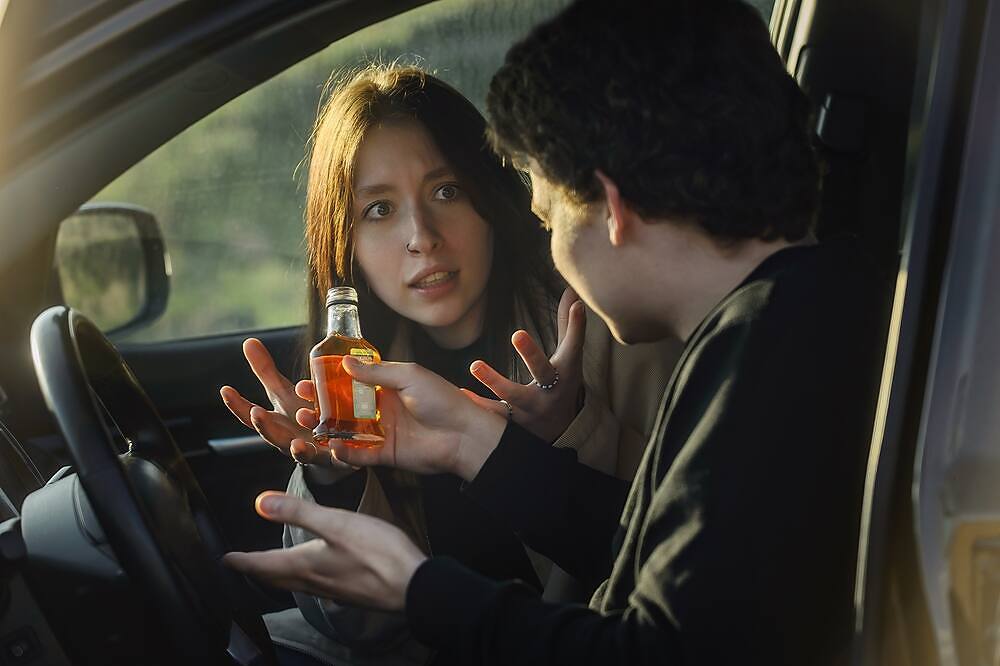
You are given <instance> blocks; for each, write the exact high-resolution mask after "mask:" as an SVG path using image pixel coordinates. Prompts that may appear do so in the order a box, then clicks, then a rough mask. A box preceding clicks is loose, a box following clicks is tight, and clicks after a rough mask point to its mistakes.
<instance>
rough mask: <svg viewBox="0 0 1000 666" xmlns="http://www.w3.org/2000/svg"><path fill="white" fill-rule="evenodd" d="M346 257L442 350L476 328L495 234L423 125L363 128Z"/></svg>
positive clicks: (474, 334)
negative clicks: (349, 251)
mask: <svg viewBox="0 0 1000 666" xmlns="http://www.w3.org/2000/svg"><path fill="white" fill-rule="evenodd" d="M353 186H354V261H355V267H356V268H358V269H360V270H361V271H362V274H363V275H364V277H365V280H367V282H368V285H369V286H370V287H371V289H372V290H373V291H374V292H375V294H376V295H377V296H378V297H379V298H380V299H382V301H383V302H384V303H385V304H386V305H388V306H389V307H390V308H392V309H393V310H394V311H395V312H396V313H398V314H400V315H402V316H403V317H406V318H407V319H410V320H412V321H414V322H416V323H418V324H420V325H421V326H423V327H424V329H425V330H426V331H427V333H428V334H429V335H430V336H431V338H432V339H433V340H434V341H435V342H436V343H437V344H439V345H441V346H443V347H446V348H457V347H463V346H466V345H468V344H471V343H472V342H474V341H475V340H476V339H477V338H478V337H479V335H480V333H481V332H482V326H483V321H484V318H485V308H486V283H487V280H488V279H489V275H490V269H491V267H492V266H491V264H492V260H493V232H492V230H491V229H490V226H489V224H487V222H486V221H485V220H484V219H483V218H481V217H480V216H479V214H478V213H476V211H475V209H474V208H473V207H472V202H471V201H470V200H469V196H468V193H466V192H465V191H464V190H462V188H461V187H460V186H459V184H458V179H457V177H456V174H455V173H454V171H452V169H451V167H450V166H449V165H448V163H447V162H446V160H445V158H444V156H443V155H442V154H441V152H440V151H439V150H438V148H437V146H436V145H435V143H434V141H433V139H432V138H431V136H430V134H429V133H428V132H427V130H426V129H424V127H423V126H422V125H420V124H419V123H417V122H415V121H397V122H392V123H387V124H383V125H381V126H379V127H377V128H375V129H373V130H371V131H370V132H369V133H368V135H367V137H366V138H365V141H364V143H363V144H362V146H361V149H360V151H359V153H358V159H357V164H356V166H355V173H354V184H353Z"/></svg>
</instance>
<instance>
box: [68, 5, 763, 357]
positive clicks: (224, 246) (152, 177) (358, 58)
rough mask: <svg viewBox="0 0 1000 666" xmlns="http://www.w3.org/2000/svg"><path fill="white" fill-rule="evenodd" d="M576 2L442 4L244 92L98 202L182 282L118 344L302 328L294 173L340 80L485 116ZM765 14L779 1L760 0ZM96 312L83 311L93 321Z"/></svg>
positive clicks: (299, 185) (299, 194) (299, 191)
mask: <svg viewBox="0 0 1000 666" xmlns="http://www.w3.org/2000/svg"><path fill="white" fill-rule="evenodd" d="M566 4H568V0H505V1H503V2H499V1H498V2H481V1H479V0H440V1H438V2H433V3H430V4H428V5H425V6H423V7H419V8H417V9H415V10H412V11H409V12H406V13H404V14H401V15H399V16H396V17H393V18H390V19H388V20H386V21H383V22H381V23H378V24H376V25H373V26H370V27H368V28H366V29H364V30H361V31H359V32H356V33H354V34H352V35H350V36H348V37H346V38H344V39H341V40H339V41H338V42H336V43H334V44H332V45H331V46H329V47H328V48H326V49H325V50H323V51H321V52H320V53H318V54H316V55H314V56H312V57H310V58H308V59H306V60H304V61H302V62H301V63H299V64H297V65H295V66H294V67H291V68H289V69H288V70H286V71H285V72H283V73H281V74H279V75H278V76H276V77H274V78H272V79H271V80H269V81H267V82H265V83H263V84H261V85H260V86H257V87H256V88H254V89H252V90H250V91H248V92H247V93H245V94H244V95H242V96H240V97H238V98H237V99H235V100H233V101H232V102H230V103H228V104H226V105H225V106H223V107H222V108H220V109H218V110H217V111H215V112H214V113H212V114H210V115H208V116H207V117H205V118H204V119H202V120H201V121H199V122H198V123H196V124H195V125H193V126H192V127H190V128H189V129H187V130H186V131H184V132H183V133H182V134H180V135H178V136H177V137H175V138H174V139H172V140H171V141H169V142H168V143H166V144H165V145H163V146H162V147H160V148H159V149H158V150H157V151H155V152H154V153H152V154H151V155H149V156H148V157H147V158H146V159H144V160H143V161H142V162H140V163H139V164H137V165H135V166H134V167H132V168H131V169H130V170H129V171H127V172H126V173H124V174H123V175H122V176H121V177H120V178H118V179H117V180H116V181H114V182H113V183H111V184H110V185H108V186H107V187H106V188H105V189H104V190H103V191H101V192H100V193H99V194H98V195H97V196H95V197H94V199H93V200H92V202H96V203H100V202H121V203H126V204H130V205H135V206H141V207H142V208H144V209H147V210H148V211H150V212H151V213H152V214H153V215H154V216H155V217H156V219H157V221H158V222H159V225H160V228H161V229H162V231H163V235H164V238H165V242H166V250H167V252H168V253H169V260H170V265H171V267H172V276H171V281H170V293H169V299H168V301H167V305H166V310H165V312H164V313H163V315H162V316H161V317H159V319H158V320H157V321H155V322H154V323H152V324H151V325H149V326H146V327H144V328H141V329H139V330H135V331H132V332H130V333H128V334H127V335H125V336H123V337H119V338H116V340H117V341H126V342H152V341H161V340H171V339H178V338H190V337H198V336H205V335H212V334H221V333H232V332H238V331H251V330H257V329H263V328H274V327H281V326H290V325H298V324H302V323H304V322H305V320H306V304H305V262H304V247H303V242H302V212H303V205H304V199H305V173H304V171H305V169H297V167H298V166H299V165H300V163H301V162H302V160H303V157H304V155H305V144H306V141H307V138H308V136H309V133H310V130H311V127H312V123H313V120H314V117H315V113H316V109H317V105H318V103H319V98H320V93H321V90H322V88H323V84H324V83H325V82H326V80H327V79H328V77H329V76H330V74H331V73H332V72H334V71H337V70H343V69H344V68H349V67H353V66H357V65H359V64H363V63H365V62H368V61H371V60H381V61H386V62H391V61H393V60H396V59H400V60H401V61H403V62H408V63H417V64H420V65H422V66H424V67H426V68H427V69H429V70H430V71H432V72H434V73H436V74H437V75H438V76H440V77H441V78H442V79H444V80H446V81H448V82H449V83H451V84H452V85H454V86H455V87H456V88H458V89H459V90H460V91H462V92H463V93H464V94H465V95H466V96H468V97H469V99H471V100H472V101H473V102H474V103H475V104H476V105H477V106H479V107H480V108H482V107H483V105H484V100H485V95H486V89H487V86H488V84H489V80H490V77H491V76H492V74H493V72H494V71H495V70H496V69H497V67H499V65H500V64H501V62H502V60H503V56H504V53H505V52H506V50H507V49H508V48H509V46H510V45H511V44H512V43H513V42H514V41H516V40H517V39H518V38H520V37H521V36H523V35H524V34H526V33H527V32H528V30H530V29H531V27H532V26H533V25H535V24H537V23H538V22H540V21H542V20H544V19H545V18H547V17H548V16H550V15H551V14H553V13H554V12H556V11H557V10H558V9H560V8H561V7H563V6H565V5H566ZM752 4H754V5H755V6H756V7H757V8H758V9H759V10H760V11H761V12H762V13H764V14H765V15H766V16H769V15H770V11H771V6H772V5H773V0H753V2H752ZM85 314H86V313H85Z"/></svg>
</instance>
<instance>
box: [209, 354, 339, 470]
mask: <svg viewBox="0 0 1000 666" xmlns="http://www.w3.org/2000/svg"><path fill="white" fill-rule="evenodd" d="M243 355H244V356H246V359H247V363H249V364H250V369H251V370H253V373H254V374H255V375H256V376H257V379H258V380H260V383H261V385H262V386H263V387H264V390H265V391H266V392H267V398H268V400H270V401H271V407H272V409H270V410H268V409H265V408H263V407H261V406H260V405H257V404H254V403H253V402H251V401H249V400H247V399H246V398H244V397H243V396H242V395H241V394H240V392H239V391H237V390H236V389H234V388H233V387H232V386H223V387H222V388H221V389H219V393H220V395H221V396H222V402H224V403H225V405H226V407H228V408H229V411H230V412H232V413H233V416H235V417H236V418H237V419H239V420H240V422H241V423H243V425H245V426H246V427H248V428H250V429H252V430H256V431H257V434H258V435H260V437H261V439H263V440H264V441H265V442H267V443H268V444H270V445H271V446H273V447H274V448H276V449H278V450H279V451H281V452H282V453H284V454H285V455H287V456H291V457H292V458H294V459H295V460H297V461H298V462H301V463H313V464H320V465H326V466H330V465H334V466H337V467H346V466H345V465H343V464H341V463H339V462H338V461H337V460H336V458H332V457H331V456H329V455H328V454H327V452H326V451H323V450H321V449H318V448H317V447H316V445H315V443H314V442H313V436H312V430H310V429H309V428H305V427H303V426H301V425H299V424H298V423H296V421H295V413H296V412H297V411H298V410H300V409H312V404H311V403H310V402H307V401H306V400H303V399H302V398H300V397H299V396H297V395H296V394H295V389H294V387H293V386H292V382H290V381H289V380H288V378H287V377H285V376H284V375H283V374H281V372H279V371H278V368H277V366H276V365H275V364H274V359H273V358H271V354H270V353H269V352H268V351H267V347H265V346H264V343H262V342H261V341H260V340H258V339H257V338H247V339H246V340H245V341H244V342H243ZM293 441H297V444H295V445H294V446H293V445H292V442H293Z"/></svg>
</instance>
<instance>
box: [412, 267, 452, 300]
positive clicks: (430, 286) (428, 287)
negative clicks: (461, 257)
mask: <svg viewBox="0 0 1000 666" xmlns="http://www.w3.org/2000/svg"><path fill="white" fill-rule="evenodd" d="M457 277H458V271H437V272H435V273H431V274H430V275H428V276H426V277H424V278H421V279H420V280H419V281H418V282H414V283H413V284H411V285H410V289H414V290H416V291H418V292H419V293H421V294H427V295H431V294H440V293H443V292H444V291H446V290H448V289H451V288H452V287H453V286H454V285H455V282H456V280H455V278H457Z"/></svg>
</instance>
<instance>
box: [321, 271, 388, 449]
mask: <svg viewBox="0 0 1000 666" xmlns="http://www.w3.org/2000/svg"><path fill="white" fill-rule="evenodd" d="M327 314H328V321H329V325H328V334H327V337H326V338H325V339H324V340H323V341H322V342H320V343H319V344H317V345H316V346H315V347H313V349H312V351H311V352H310V353H309V368H310V370H311V373H312V379H313V383H314V384H315V386H316V398H317V400H316V405H315V407H316V411H317V412H318V414H319V425H318V426H316V429H315V430H314V431H313V436H314V438H315V440H316V443H317V444H321V445H326V443H327V441H328V440H329V439H341V440H344V443H345V444H347V445H349V446H357V447H363V448H368V447H374V446H381V445H382V442H383V441H384V440H385V433H384V431H383V430H382V426H381V425H380V424H379V419H380V417H381V413H380V412H379V408H378V402H379V397H380V395H379V394H380V393H381V391H379V390H378V388H377V387H374V386H369V385H368V384H362V383H361V382H359V381H357V380H356V379H354V378H353V377H351V376H350V375H349V374H347V371H346V370H344V367H343V364H342V361H343V359H344V357H345V356H354V357H355V358H358V359H359V360H361V361H362V362H365V363H379V362H380V361H381V360H382V357H381V356H380V355H379V352H378V350H377V349H376V348H375V346H374V345H372V344H371V343H370V342H368V341H367V340H365V339H364V338H363V337H361V327H360V324H359V323H358V306H357V295H356V294H355V292H354V289H353V288H351V287H335V288H334V289H331V290H330V292H329V293H328V295H327Z"/></svg>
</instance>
